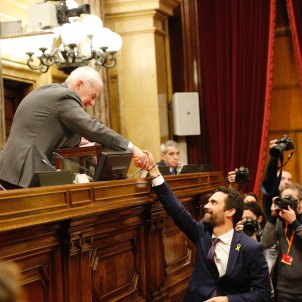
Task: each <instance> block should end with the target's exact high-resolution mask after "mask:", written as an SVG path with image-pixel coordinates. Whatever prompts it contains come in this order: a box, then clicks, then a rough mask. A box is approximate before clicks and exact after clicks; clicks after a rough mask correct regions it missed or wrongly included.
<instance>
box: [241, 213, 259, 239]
mask: <svg viewBox="0 0 302 302" xmlns="http://www.w3.org/2000/svg"><path fill="white" fill-rule="evenodd" d="M258 230H259V223H258V221H257V220H254V219H253V218H251V217H248V218H247V219H246V220H245V221H243V233H245V234H246V235H248V236H249V237H251V236H252V235H253V234H255V233H256V232H257V231H258Z"/></svg>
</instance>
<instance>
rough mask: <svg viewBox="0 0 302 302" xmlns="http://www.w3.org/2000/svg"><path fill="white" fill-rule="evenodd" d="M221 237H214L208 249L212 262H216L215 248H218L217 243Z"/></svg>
mask: <svg viewBox="0 0 302 302" xmlns="http://www.w3.org/2000/svg"><path fill="white" fill-rule="evenodd" d="M219 240H220V239H219V238H213V239H212V245H211V247H210V249H209V251H208V259H209V260H210V261H212V263H214V264H215V260H214V256H215V248H216V244H217V243H218V241H219Z"/></svg>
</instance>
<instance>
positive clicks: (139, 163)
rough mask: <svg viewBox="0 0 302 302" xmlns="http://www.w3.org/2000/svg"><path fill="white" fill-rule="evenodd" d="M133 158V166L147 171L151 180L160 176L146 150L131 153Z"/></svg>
mask: <svg viewBox="0 0 302 302" xmlns="http://www.w3.org/2000/svg"><path fill="white" fill-rule="evenodd" d="M132 152H133V151H132ZM133 158H134V165H135V166H136V167H138V168H140V169H143V170H146V171H148V172H149V175H150V176H151V178H152V177H156V176H158V175H159V174H160V173H159V170H158V167H157V165H156V163H155V160H154V157H153V155H152V153H151V152H149V151H148V150H140V149H138V151H137V152H136V153H135V152H133Z"/></svg>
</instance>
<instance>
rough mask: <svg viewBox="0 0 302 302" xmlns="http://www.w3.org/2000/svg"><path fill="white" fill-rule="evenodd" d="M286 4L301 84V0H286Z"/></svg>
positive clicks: (301, 82)
mask: <svg viewBox="0 0 302 302" xmlns="http://www.w3.org/2000/svg"><path fill="white" fill-rule="evenodd" d="M286 4H287V12H288V17H289V24H290V29H291V34H292V39H293V45H294V50H295V56H296V60H297V66H298V71H299V76H300V84H301V85H302V53H301V48H302V1H301V0H287V1H286Z"/></svg>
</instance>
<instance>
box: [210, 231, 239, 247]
mask: <svg viewBox="0 0 302 302" xmlns="http://www.w3.org/2000/svg"><path fill="white" fill-rule="evenodd" d="M233 234H234V229H231V230H229V231H228V232H226V233H224V234H222V235H220V236H219V237H218V238H219V239H220V240H221V241H222V242H223V243H225V244H229V245H231V242H232V239H233ZM213 238H215V236H214V234H212V239H213Z"/></svg>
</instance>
